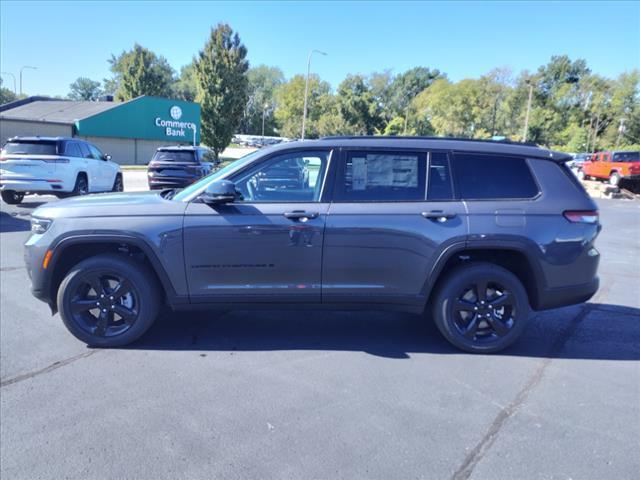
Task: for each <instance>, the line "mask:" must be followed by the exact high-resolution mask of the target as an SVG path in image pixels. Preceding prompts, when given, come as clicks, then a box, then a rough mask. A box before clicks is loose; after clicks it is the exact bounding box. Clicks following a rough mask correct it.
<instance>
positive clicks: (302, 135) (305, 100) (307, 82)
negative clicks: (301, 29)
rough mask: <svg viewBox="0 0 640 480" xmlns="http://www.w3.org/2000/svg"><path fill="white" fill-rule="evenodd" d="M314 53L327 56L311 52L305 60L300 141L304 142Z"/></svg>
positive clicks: (317, 51) (322, 53)
mask: <svg viewBox="0 0 640 480" xmlns="http://www.w3.org/2000/svg"><path fill="white" fill-rule="evenodd" d="M314 52H315V53H319V54H320V55H325V56H326V55H327V54H326V53H324V52H321V51H320V50H311V51H310V52H309V58H308V59H307V81H306V83H305V84H304V107H303V109H302V134H301V138H302V140H304V125H305V123H306V122H307V96H308V95H309V73H310V72H311V55H313V54H314Z"/></svg>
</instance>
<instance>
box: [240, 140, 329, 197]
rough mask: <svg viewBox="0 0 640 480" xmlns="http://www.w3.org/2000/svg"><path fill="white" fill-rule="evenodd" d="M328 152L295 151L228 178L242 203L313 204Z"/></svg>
mask: <svg viewBox="0 0 640 480" xmlns="http://www.w3.org/2000/svg"><path fill="white" fill-rule="evenodd" d="M328 157H329V152H317V151H309V152H295V153H287V154H282V155H278V156H276V157H274V158H271V159H269V160H267V161H265V162H261V163H260V164H259V165H257V166H256V167H254V168H252V169H251V170H249V171H248V172H243V173H241V174H240V175H239V176H238V177H234V178H231V180H232V181H233V182H235V184H236V188H237V189H238V190H239V191H240V193H241V194H242V197H243V199H244V201H245V202H252V203H254V202H263V203H264V202H317V201H319V200H320V193H321V190H322V183H323V179H324V174H325V171H326V169H327V159H328Z"/></svg>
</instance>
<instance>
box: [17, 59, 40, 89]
mask: <svg viewBox="0 0 640 480" xmlns="http://www.w3.org/2000/svg"><path fill="white" fill-rule="evenodd" d="M25 68H28V69H31V70H37V69H38V67H30V66H29V65H24V66H23V67H21V68H20V95H22V71H23V70H24V69H25Z"/></svg>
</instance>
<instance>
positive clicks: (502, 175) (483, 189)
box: [453, 153, 538, 200]
mask: <svg viewBox="0 0 640 480" xmlns="http://www.w3.org/2000/svg"><path fill="white" fill-rule="evenodd" d="M453 172H454V175H455V178H456V181H457V184H458V188H459V190H460V197H461V198H462V199H463V200H482V199H499V198H509V199H527V198H533V197H535V196H536V195H537V194H538V186H537V185H536V182H535V180H534V179H533V176H532V174H531V171H530V170H529V166H528V165H527V162H526V160H525V159H524V158H521V157H508V156H498V155H484V154H475V153H470V154H467V153H465V154H456V155H455V156H454V158H453Z"/></svg>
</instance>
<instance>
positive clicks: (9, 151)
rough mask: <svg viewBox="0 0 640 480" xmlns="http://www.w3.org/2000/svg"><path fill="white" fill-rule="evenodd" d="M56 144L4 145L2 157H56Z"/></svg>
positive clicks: (17, 143)
mask: <svg viewBox="0 0 640 480" xmlns="http://www.w3.org/2000/svg"><path fill="white" fill-rule="evenodd" d="M57 154H58V144H57V143H56V142H42V141H41V142H38V141H33V142H20V141H14V142H9V143H6V144H5V145H4V146H3V147H2V155H57Z"/></svg>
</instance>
